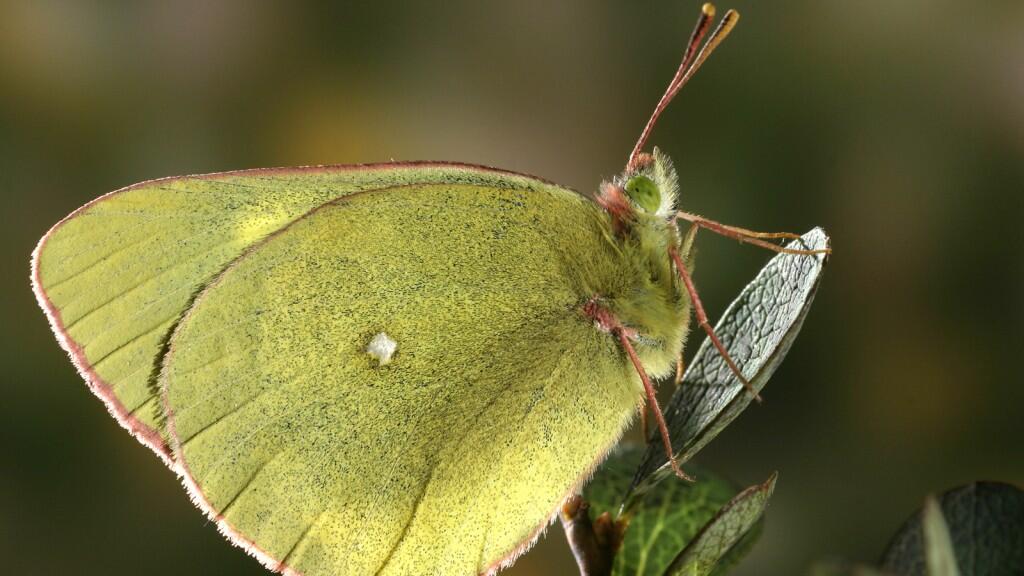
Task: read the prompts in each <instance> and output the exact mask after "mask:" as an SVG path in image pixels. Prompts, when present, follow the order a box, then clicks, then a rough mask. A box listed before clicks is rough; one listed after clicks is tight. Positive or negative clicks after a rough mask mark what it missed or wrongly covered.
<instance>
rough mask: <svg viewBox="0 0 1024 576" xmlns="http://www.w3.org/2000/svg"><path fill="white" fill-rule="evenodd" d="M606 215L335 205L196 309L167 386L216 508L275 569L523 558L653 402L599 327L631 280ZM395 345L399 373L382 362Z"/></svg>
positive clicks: (577, 209)
mask: <svg viewBox="0 0 1024 576" xmlns="http://www.w3.org/2000/svg"><path fill="white" fill-rule="evenodd" d="M599 210H600V209H599V208H597V207H596V206H595V205H594V204H593V203H591V202H589V201H588V200H585V199H583V198H581V197H580V196H578V195H576V194H575V193H572V192H570V191H567V190H564V189H560V188H556V187H553V186H534V187H532V188H529V189H528V188H524V187H503V188H500V187H495V186H491V185H456V184H438V185H429V184H428V185H422V184H420V185H409V186H400V187H393V188H389V189H381V190H375V191H371V192H366V193H361V194H352V195H349V196H346V197H344V198H341V199H339V200H336V201H332V202H329V203H326V204H324V205H323V206H321V207H319V208H317V209H314V210H312V211H311V212H310V213H309V214H307V215H306V216H304V217H303V218H300V219H298V220H296V221H295V222H294V223H292V224H291V225H289V226H287V227H285V228H283V229H281V230H280V231H278V232H276V233H275V234H273V235H272V236H270V237H269V238H268V239H266V240H265V241H263V242H260V243H259V244H257V245H255V246H254V247H252V248H251V249H250V250H248V251H247V252H246V253H245V255H243V256H242V257H240V258H239V259H238V260H236V261H235V262H234V263H233V264H231V265H230V266H229V267H228V268H227V269H226V270H225V271H224V272H223V273H222V274H221V275H220V276H219V277H218V278H217V279H216V280H215V281H213V282H212V283H211V284H210V285H209V286H208V287H207V288H206V289H205V290H204V291H203V292H202V293H201V294H200V295H199V296H198V297H197V298H196V300H195V303H194V305H193V306H192V308H191V309H190V310H189V312H188V313H187V314H186V315H185V317H184V318H183V319H182V321H181V322H180V324H179V325H178V326H177V328H176V330H175V332H174V334H173V336H172V338H171V340H170V346H169V351H168V352H167V354H166V356H165V359H164V368H163V373H162V375H161V379H160V385H161V389H162V391H163V396H164V401H165V403H166V410H167V415H168V429H169V432H170V434H171V442H172V445H173V447H174V457H175V459H176V460H177V461H178V462H179V465H180V468H181V470H182V472H183V474H184V476H185V479H186V483H187V485H188V486H189V488H190V491H191V492H192V495H193V497H194V499H195V501H196V502H197V504H198V505H199V506H200V507H201V508H203V509H204V510H205V511H206V512H207V513H208V514H209V515H210V516H211V517H212V518H214V519H216V520H217V521H218V523H219V525H220V527H221V529H222V531H223V532H224V533H225V534H226V535H227V536H228V537H229V538H230V539H231V540H232V541H233V542H235V543H236V544H239V545H241V546H244V547H245V548H246V549H247V550H249V551H250V552H251V553H252V554H254V555H255V556H257V557H258V558H259V559H260V560H261V561H263V562H264V563H265V564H266V565H267V566H268V567H271V568H273V569H277V570H282V571H285V572H286V573H301V574H305V575H306V576H318V575H330V574H349V575H362V574H451V575H461V574H466V575H469V574H478V573H482V572H490V571H493V570H496V569H497V568H498V567H499V566H501V565H502V564H503V563H507V562H510V561H511V560H512V559H514V557H515V556H516V555H517V554H519V553H521V552H522V551H523V550H525V548H526V547H527V546H528V545H529V543H531V542H532V541H533V539H534V538H535V537H536V535H537V534H538V533H539V531H540V530H541V529H542V528H543V526H544V525H545V524H546V522H548V521H549V519H550V518H551V516H552V514H553V512H554V510H555V509H556V507H557V505H558V504H559V503H560V502H561V501H562V500H563V499H564V498H565V496H566V495H567V494H568V493H569V492H570V491H571V490H573V489H574V487H576V486H578V485H579V483H580V482H581V481H582V480H584V479H585V476H586V475H587V474H589V472H590V470H592V469H593V467H594V466H595V465H596V464H597V462H598V461H599V460H600V459H601V458H602V457H603V454H604V453H605V452H606V451H607V449H608V448H609V447H610V446H611V445H612V444H613V443H614V442H615V441H616V440H617V438H618V437H619V434H620V433H621V431H622V429H623V427H624V426H625V425H626V424H627V422H628V421H629V419H630V418H631V416H632V414H633V413H634V411H635V408H636V405H637V402H638V400H639V398H640V391H639V387H638V381H637V378H636V375H635V373H633V372H632V369H631V368H630V366H629V364H628V361H627V360H626V358H625V357H624V356H623V353H622V351H621V350H620V349H619V348H618V347H617V345H616V343H615V341H614V339H613V338H611V337H610V336H609V335H608V334H605V333H602V332H600V331H599V330H597V329H595V327H594V325H593V322H592V321H591V320H590V319H588V318H586V317H585V316H584V315H583V314H581V312H580V308H581V306H582V304H583V303H584V302H585V301H586V298H588V297H590V296H592V295H593V294H592V292H591V290H593V289H594V283H595V282H596V280H595V276H594V275H595V274H602V273H604V274H615V273H616V265H617V258H620V257H621V255H619V254H618V253H617V252H616V250H615V249H614V247H613V245H612V244H611V243H610V242H608V240H607V239H606V238H605V236H604V235H603V234H602V232H601V230H602V228H601V227H600V226H598V225H597V222H598V220H599V219H600V218H602V217H603V214H600V212H599ZM380 334H385V335H386V336H387V337H388V339H390V340H391V341H393V342H394V343H396V344H397V349H396V351H395V352H394V355H393V357H392V358H391V359H390V362H387V363H383V364H382V363H381V362H380V361H379V360H378V358H377V357H374V356H372V355H370V354H368V353H367V347H368V345H369V343H370V342H371V341H373V340H374V338H375V337H377V336H378V335H380Z"/></svg>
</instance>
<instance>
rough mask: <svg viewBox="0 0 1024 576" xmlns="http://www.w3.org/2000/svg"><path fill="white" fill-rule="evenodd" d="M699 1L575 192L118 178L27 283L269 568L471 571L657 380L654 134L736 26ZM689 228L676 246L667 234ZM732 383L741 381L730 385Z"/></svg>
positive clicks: (93, 385) (668, 325) (667, 243)
mask: <svg viewBox="0 0 1024 576" xmlns="http://www.w3.org/2000/svg"><path fill="white" fill-rule="evenodd" d="M713 17H714V9H713V7H711V6H710V5H705V7H704V9H703V10H702V12H701V15H700V18H699V19H698V23H697V26H696V28H695V29H694V32H693V34H692V35H691V38H690V41H689V43H688V45H687V49H686V52H685V54H684V57H683V60H682V63H681V65H680V67H679V69H678V71H677V73H676V75H675V77H674V78H673V79H672V81H671V83H670V84H669V87H668V89H667V90H666V92H665V94H664V96H663V97H662V99H661V101H660V102H659V103H658V105H657V106H656V108H655V110H654V112H653V114H652V115H651V117H650V119H649V121H648V123H647V125H646V126H645V128H644V130H643V131H642V133H641V136H640V138H639V140H638V141H637V143H636V146H635V147H634V149H633V151H632V152H631V154H630V155H629V159H628V161H627V163H626V167H625V170H624V171H623V172H622V173H621V174H620V175H619V176H617V177H616V178H614V179H612V180H610V181H607V182H604V183H602V184H601V186H600V188H599V190H598V192H597V193H596V194H595V195H594V196H592V197H591V196H586V195H582V194H579V193H577V192H575V191H572V190H569V189H567V188H565V187H563V186H559V185H557V184H554V183H551V182H548V181H546V180H543V179H540V178H536V177H533V176H527V175H522V174H516V173H512V172H508V171H505V170H499V169H494V168H487V167H482V166H473V165H467V164H458V163H447V162H405V163H386V164H366V165H350V166H317V167H303V168H282V169H258V170H243V171H236V172H224V173H218V174H207V175H199V176H184V177H174V178H165V179H160V180H153V181H149V182H143V183H140V184H136V185H133V186H129V187H127V188H123V189H121V190H118V191H115V192H112V193H110V194H107V195H105V196H102V197H100V198H98V199H96V200H94V201H92V202H90V203H88V204H86V205H85V206H83V207H82V208H80V209H78V210H76V211H75V212H73V213H72V214H71V215H69V216H68V217H67V218H65V219H64V220H62V221H60V222H59V223H58V224H56V225H55V226H54V227H53V228H52V229H51V230H50V231H49V232H48V233H47V234H46V235H45V236H44V237H43V238H42V240H41V241H40V242H39V245H38V247H37V248H36V251H35V253H34V256H33V271H32V281H33V287H34V290H35V293H36V295H37V297H38V300H39V303H40V305H41V306H42V308H43V309H44V311H45V312H46V315H47V316H48V318H49V320H50V323H51V324H52V327H53V329H54V332H55V334H56V335H57V339H58V340H59V342H60V344H61V345H62V346H63V347H64V348H65V349H66V350H67V351H68V353H69V354H70V356H71V359H72V361H73V362H74V364H75V366H76V367H77V368H78V369H79V371H80V372H81V374H82V376H83V378H84V379H85V380H86V382H87V383H88V385H89V387H90V389H91V390H92V391H93V392H94V393H95V394H96V395H97V396H99V397H100V398H101V399H102V400H103V401H104V402H105V403H106V405H107V408H108V409H109V410H110V412H111V414H112V415H113V416H114V417H115V418H116V419H117V421H118V422H120V423H121V424H122V425H123V426H124V427H125V428H127V429H128V430H129V431H130V432H131V433H133V434H134V435H135V437H136V438H138V439H139V441H141V442H142V443H143V444H145V445H146V446H148V447H149V448H150V449H152V450H153V451H154V452H155V453H156V454H157V456H158V457H160V458H161V459H162V460H163V461H164V462H165V463H167V464H168V465H169V466H170V467H171V468H172V469H173V470H175V471H176V472H177V473H178V474H180V476H181V477H182V479H183V482H184V484H185V486H186V487H187V489H188V491H189V494H190V495H191V497H192V499H193V501H194V502H195V503H196V504H197V505H198V506H199V508H201V509H202V510H203V511H204V512H205V513H206V514H207V515H208V516H209V517H210V518H212V519H213V520H215V521H216V522H217V525H218V526H219V528H220V530H221V532H222V533H223V534H224V535H225V536H226V537H227V538H228V539H230V540H231V541H232V542H233V543H235V544H237V545H239V546H241V547H243V548H244V549H245V550H246V551H248V552H249V553H250V554H252V555H253V556H255V557H256V558H258V559H259V560H260V561H261V562H262V563H263V564H264V565H265V566H267V567H268V568H270V569H272V570H276V571H279V572H283V573H286V574H306V575H308V576H317V575H326V574H353V575H361V574H453V575H459V574H479V573H493V572H495V571H497V570H499V569H500V568H502V567H504V566H507V565H509V564H510V563H511V562H513V561H514V560H515V558H516V557H517V556H519V555H520V554H521V553H523V552H524V551H525V550H526V549H527V548H528V547H529V546H530V545H531V544H532V542H533V541H534V540H535V539H536V537H537V536H538V535H539V534H540V532H541V531H542V529H543V528H544V527H545V526H546V525H547V524H548V523H549V522H550V520H551V518H552V517H553V515H554V513H555V512H556V510H557V508H558V505H559V504H560V503H561V502H563V501H564V500H565V499H566V498H567V497H568V496H569V495H571V494H573V493H574V492H575V491H577V490H578V488H579V487H580V485H581V484H582V483H583V482H584V481H585V480H586V479H587V478H588V477H589V476H590V474H591V473H592V471H593V470H594V469H595V467H596V466H597V465H598V464H599V463H600V462H601V461H602V459H603V457H604V455H605V454H606V453H607V452H608V450H609V449H610V448H611V447H612V446H613V445H614V444H615V443H616V442H617V440H618V438H619V437H620V435H621V434H622V433H623V431H624V430H625V429H626V428H627V427H628V426H629V424H630V423H631V421H632V420H633V419H634V417H635V416H636V415H637V414H638V413H639V414H641V415H642V417H643V422H644V427H645V428H646V407H647V406H649V407H650V409H651V413H652V414H653V416H654V420H655V422H656V424H657V427H658V430H659V433H660V437H661V440H662V442H663V444H664V447H665V450H666V454H667V455H668V458H669V462H670V464H671V466H672V467H673V469H674V470H675V471H676V473H677V474H678V475H679V476H681V477H685V473H684V472H683V471H682V469H681V468H680V467H679V466H678V465H677V464H676V462H675V459H674V458H673V450H672V447H671V439H670V438H669V435H668V431H667V428H666V426H665V422H664V419H663V417H662V415H661V410H660V408H659V407H658V404H657V399H656V397H655V388H654V384H653V382H654V380H655V379H657V378H661V377H665V376H668V375H670V374H671V373H672V372H673V371H674V370H675V371H677V372H679V373H681V370H680V369H679V368H680V364H681V357H682V349H683V345H684V342H685V340H686V335H687V332H688V327H689V318H690V316H691V314H695V316H696V318H697V320H698V323H699V324H700V326H701V327H702V328H703V329H704V330H705V331H706V332H707V333H708V335H709V336H710V337H711V339H712V341H713V342H714V344H715V345H716V346H717V347H718V349H719V350H720V352H721V353H722V354H723V356H724V357H725V358H726V360H727V361H728V362H729V365H730V366H731V367H732V369H733V370H734V371H735V372H736V373H737V375H739V376H740V378H741V379H742V375H741V374H740V371H739V369H738V368H737V367H736V366H735V364H734V363H732V361H731V359H729V357H728V354H727V352H726V350H725V348H724V347H722V345H721V343H720V342H719V341H718V339H717V338H716V337H715V334H714V331H713V330H712V329H711V327H710V325H709V324H708V322H707V317H706V315H705V313H704V311H703V307H702V305H701V303H700V299H699V296H698V294H697V291H696V288H695V286H694V283H693V279H692V277H691V268H692V264H693V261H692V251H691V248H692V245H693V240H694V236H695V234H696V231H697V230H698V229H700V228H704V229H707V230H711V231H714V232H717V233H719V234H724V235H726V236H729V237H732V238H736V239H739V240H741V241H744V242H749V243H752V244H756V245H760V246H764V247H767V248H770V249H772V250H776V251H784V252H793V253H798V254H799V253H811V252H810V251H800V250H792V249H785V248H782V247H780V246H777V245H775V244H773V243H771V242H770V240H772V239H777V238H794V237H796V235H793V234H787V233H770V234H766V233H758V232H753V231H750V230H745V229H742V228H736V227H730V226H725V225H722V224H719V223H717V222H714V221H712V220H708V219H705V218H703V217H700V216H698V215H695V214H690V213H687V212H683V211H680V210H679V209H678V208H677V206H676V203H677V190H678V184H677V177H676V173H675V170H674V169H673V167H672V163H671V161H670V160H669V158H668V157H667V156H666V155H665V154H663V153H662V152H660V151H659V150H657V149H655V150H654V151H653V153H645V152H643V149H644V147H645V146H646V143H647V140H648V138H649V136H650V133H651V131H652V129H653V127H654V126H655V124H656V122H657V120H658V118H659V117H660V115H661V113H662V112H663V111H664V110H665V107H666V106H667V105H668V103H669V102H670V101H671V100H672V99H673V98H674V97H675V95H676V94H677V93H678V91H679V89H680V88H682V86H683V85H685V84H686V83H687V81H688V80H689V79H690V78H691V77H692V75H693V73H694V72H696V70H697V69H698V68H700V66H701V65H702V64H703V63H704V61H705V59H706V58H707V57H708V56H709V55H710V54H711V53H712V52H713V51H714V50H715V48H716V47H717V46H718V45H719V43H720V42H721V41H722V40H723V39H724V38H725V37H726V36H727V35H728V33H729V32H730V31H731V30H732V28H733V26H734V25H735V24H736V21H737V19H738V14H737V13H736V12H735V11H729V12H728V13H727V14H726V15H725V16H724V17H723V19H722V20H721V22H720V23H719V25H718V26H717V27H716V28H715V30H714V31H713V32H712V33H711V35H710V37H708V40H707V42H706V43H703V45H702V42H703V40H704V38H705V36H707V33H708V31H709V30H710V26H711V22H712V20H713ZM687 223H688V224H689V225H690V226H689V228H688V229H686V230H685V231H684V230H683V227H684V224H687ZM744 382H745V381H744Z"/></svg>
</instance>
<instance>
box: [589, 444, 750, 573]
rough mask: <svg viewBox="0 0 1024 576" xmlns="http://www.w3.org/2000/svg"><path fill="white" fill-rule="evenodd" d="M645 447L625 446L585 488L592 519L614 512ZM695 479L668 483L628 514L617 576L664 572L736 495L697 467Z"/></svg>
mask: <svg viewBox="0 0 1024 576" xmlns="http://www.w3.org/2000/svg"><path fill="white" fill-rule="evenodd" d="M643 453H644V449H643V447H641V446H637V445H624V446H622V447H620V448H619V449H618V450H616V451H615V452H614V453H613V454H612V455H611V456H610V457H609V458H608V460H607V461H606V462H605V464H604V465H602V467H601V469H600V470H599V471H598V473H597V475H596V476H595V477H594V479H593V481H591V482H590V484H589V485H588V486H587V488H586V490H585V491H584V498H586V500H587V501H588V502H589V503H590V506H591V510H592V511H593V518H594V519H596V518H597V517H598V516H600V515H601V514H602V513H604V512H608V513H610V514H611V515H612V517H615V516H616V514H617V513H618V512H619V510H620V508H621V503H622V499H623V497H624V496H625V493H626V489H627V488H628V487H629V483H630V480H631V479H632V477H633V472H634V471H635V470H636V466H637V464H638V463H639V462H640V458H641V457H642V456H643ZM690 473H691V474H692V475H693V476H694V477H695V478H696V480H697V481H696V482H693V483H690V482H683V481H678V482H663V483H661V484H660V485H659V486H658V487H657V489H655V490H651V491H650V492H648V493H647V494H646V495H645V496H644V499H643V502H641V503H640V504H639V505H637V506H635V507H634V508H633V509H632V510H630V512H629V514H628V515H627V516H624V517H623V519H624V520H626V521H627V522H628V528H627V529H626V532H625V536H624V539H623V542H622V546H621V548H620V549H619V551H618V553H617V554H616V555H615V561H614V565H613V569H612V574H613V575H616V576H626V575H629V576H634V575H635V576H641V575H650V576H661V575H662V574H664V573H665V570H666V569H667V568H668V566H669V564H670V563H671V562H672V560H673V559H674V558H675V557H676V556H677V555H678V554H679V552H680V551H681V550H682V549H683V548H684V547H685V546H686V545H687V544H688V543H689V542H690V540H691V539H693V537H694V536H696V535H697V533H698V532H699V531H700V530H701V529H702V528H703V527H704V526H705V524H706V523H707V522H709V521H710V520H712V519H713V518H714V517H715V515H716V513H717V512H718V511H719V509H720V508H721V507H722V506H723V505H725V504H726V503H727V502H729V499H730V498H732V497H733V496H734V495H735V494H736V491H737V490H736V488H735V487H734V486H733V485H732V484H731V483H729V482H726V481H724V480H722V479H720V478H718V477H716V476H714V475H712V474H711V473H709V472H707V471H704V470H701V469H699V468H694V469H691V470H690Z"/></svg>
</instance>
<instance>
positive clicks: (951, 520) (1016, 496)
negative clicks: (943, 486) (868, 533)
mask: <svg viewBox="0 0 1024 576" xmlns="http://www.w3.org/2000/svg"><path fill="white" fill-rule="evenodd" d="M938 503H939V506H940V507H941V511H942V515H943V516H944V517H945V522H946V524H947V525H948V528H949V536H950V539H951V541H952V544H953V552H954V553H955V555H956V561H957V564H958V565H959V567H960V573H961V574H963V576H1002V575H1011V574H1024V491H1022V490H1021V489H1019V488H1017V487H1015V486H1011V485H1009V484H1003V483H1000V482H974V483H971V484H967V485H965V486H961V487H958V488H954V489H952V490H949V491H947V492H945V493H943V494H942V495H941V496H940V497H939V498H938ZM928 516H929V515H928V514H926V513H923V512H921V511H919V512H917V513H915V514H914V515H913V516H912V517H911V518H910V519H909V520H907V522H906V523H905V524H904V525H903V527H902V528H900V530H899V532H897V534H896V536H895V537H894V538H893V539H892V541H891V542H890V543H889V547H888V549H887V550H886V551H885V554H884V555H883V557H882V568H884V569H886V570H888V571H890V572H893V573H897V574H902V575H905V576H924V575H925V574H929V572H928V571H927V569H926V565H928V561H927V560H926V552H925V549H926V548H925V541H926V540H927V541H928V542H927V544H928V546H929V550H930V549H931V547H932V546H935V545H936V544H935V538H933V537H931V533H932V532H934V531H936V530H935V529H934V528H929V527H928V526H927V525H928V524H934V520H932V521H929V519H928V518H927V517H928ZM930 551H931V550H930ZM948 573H949V572H947V574H948ZM930 576H937V575H936V574H935V573H931V575H930Z"/></svg>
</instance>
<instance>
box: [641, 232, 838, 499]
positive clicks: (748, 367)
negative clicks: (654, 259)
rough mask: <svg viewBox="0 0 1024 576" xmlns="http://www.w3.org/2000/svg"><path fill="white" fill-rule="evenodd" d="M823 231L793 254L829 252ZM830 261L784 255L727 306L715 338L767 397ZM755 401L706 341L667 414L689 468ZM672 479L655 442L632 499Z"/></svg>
mask: <svg viewBox="0 0 1024 576" xmlns="http://www.w3.org/2000/svg"><path fill="white" fill-rule="evenodd" d="M828 245H829V238H828V236H826V235H825V231H824V230H822V229H821V228H815V229H814V230H811V231H810V232H808V233H806V234H804V235H803V236H802V237H801V238H800V239H799V240H795V241H793V242H790V243H789V244H788V245H787V246H788V247H790V248H800V249H808V250H816V249H824V248H827V247H828ZM826 260H827V258H826V257H825V255H824V254H820V255H813V256H809V255H793V254H779V255H777V256H775V257H774V258H772V259H771V260H770V261H769V262H768V264H767V265H766V266H765V267H764V268H762V269H761V271H760V272H759V273H758V275H757V277H755V278H754V280H753V281H752V282H751V283H750V284H748V285H747V286H746V287H745V288H744V289H743V291H742V292H741V293H740V295H739V297H737V298H736V300H734V301H733V303H732V304H730V305H729V308H728V309H727V310H726V311H725V314H724V315H723V316H722V319H721V320H719V322H718V324H717V325H716V326H715V332H716V333H717V334H718V337H719V339H720V340H721V341H722V343H723V344H724V345H725V347H726V349H727V350H728V351H729V354H730V355H731V356H732V358H733V360H735V362H736V364H737V365H738V366H739V368H740V370H741V371H742V372H743V374H744V376H745V377H746V378H747V380H748V381H749V382H750V384H751V385H752V386H753V387H754V389H755V390H761V389H762V388H763V387H764V385H765V384H766V383H767V382H768V379H769V378H770V377H771V375H772V374H773V373H774V372H775V369H776V368H777V367H778V366H779V364H780V363H781V362H782V359H783V358H784V357H785V356H786V353H787V352H788V351H789V348H790V346H791V345H792V343H793V340H794V339H795V338H796V335H797V333H798V332H799V331H800V327H801V326H802V324H803V321H804V318H805V317H806V315H807V311H808V309H809V308H810V306H811V301H812V300H813V299H814V294H815V291H816V290H817V288H818V284H819V282H820V280H821V274H822V271H823V269H824V266H825V262H826ZM750 400H751V396H750V394H748V393H747V392H746V391H745V390H744V387H743V385H742V383H741V382H740V381H739V380H738V379H737V378H736V376H735V375H734V374H733V373H732V372H731V371H730V370H729V367H728V365H727V364H726V363H725V361H724V360H723V359H722V357H721V356H720V355H719V353H718V351H717V350H716V349H715V348H714V346H712V344H711V342H710V341H709V340H707V339H705V340H704V342H703V343H702V344H701V346H700V348H699V349H698V350H697V354H696V356H695V357H694V359H693V361H691V362H690V365H689V367H688V368H687V370H686V372H685V374H684V376H683V381H682V385H681V386H680V388H679V389H678V390H676V392H675V394H674V395H673V396H672V399H671V400H670V401H669V403H668V405H667V406H666V408H665V420H666V421H667V423H668V427H669V431H670V433H671V437H672V446H673V447H674V448H675V450H676V457H677V458H678V460H679V461H680V462H685V461H686V460H689V459H690V458H692V457H693V456H694V454H696V453H697V452H698V451H699V450H700V449H701V448H703V447H704V446H705V445H706V444H707V443H708V442H710V441H711V439H713V438H714V437H715V436H717V435H718V433H719V432H721V431H722V430H723V429H724V428H725V427H726V426H728V425H729V423H730V422H732V421H733V420H734V419H735V418H736V417H737V416H739V414H740V412H742V411H743V410H744V409H745V408H746V407H747V405H748V404H749V403H750ZM668 474H669V470H668V466H667V459H666V458H665V453H664V449H663V447H662V445H661V441H660V440H659V439H657V438H655V439H653V440H652V441H651V442H650V443H649V444H648V447H647V453H646V454H645V456H644V459H643V462H642V463H641V465H640V467H639V469H638V470H637V473H636V476H635V477H634V479H633V485H632V486H631V488H630V496H631V497H632V496H634V495H636V494H640V493H643V492H644V491H646V490H649V489H650V488H651V486H653V485H654V484H656V483H657V482H658V481H660V480H661V479H662V478H664V477H666V476H667V475H668Z"/></svg>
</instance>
